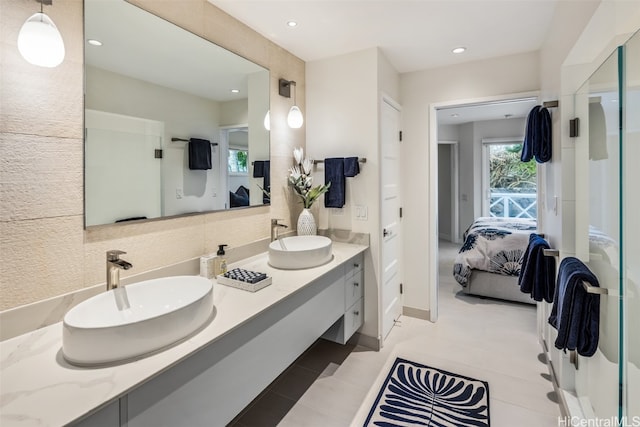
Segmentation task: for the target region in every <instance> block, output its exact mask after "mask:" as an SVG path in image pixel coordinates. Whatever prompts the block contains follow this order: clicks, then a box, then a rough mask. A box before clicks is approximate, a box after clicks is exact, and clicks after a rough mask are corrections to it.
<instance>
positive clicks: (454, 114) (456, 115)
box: [451, 113, 460, 117]
mask: <svg viewBox="0 0 640 427" xmlns="http://www.w3.org/2000/svg"><path fill="white" fill-rule="evenodd" d="M451 117H460V114H458V113H453V114H452V115H451Z"/></svg>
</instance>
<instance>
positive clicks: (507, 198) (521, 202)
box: [489, 191, 537, 219]
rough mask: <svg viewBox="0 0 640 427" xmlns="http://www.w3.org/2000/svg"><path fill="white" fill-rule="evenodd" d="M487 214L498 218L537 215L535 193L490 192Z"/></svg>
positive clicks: (531, 216)
mask: <svg viewBox="0 0 640 427" xmlns="http://www.w3.org/2000/svg"><path fill="white" fill-rule="evenodd" d="M489 214H490V215H491V216H492V217H500V218H532V219H535V218H536V216H537V200H536V193H504V192H501V193H497V192H496V193H494V192H493V191H492V192H491V202H490V204H489Z"/></svg>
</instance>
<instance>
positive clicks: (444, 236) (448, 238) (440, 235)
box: [438, 233, 452, 242]
mask: <svg viewBox="0 0 640 427" xmlns="http://www.w3.org/2000/svg"><path fill="white" fill-rule="evenodd" d="M438 238H439V239H440V240H446V241H448V242H451V241H452V239H451V234H449V233H438Z"/></svg>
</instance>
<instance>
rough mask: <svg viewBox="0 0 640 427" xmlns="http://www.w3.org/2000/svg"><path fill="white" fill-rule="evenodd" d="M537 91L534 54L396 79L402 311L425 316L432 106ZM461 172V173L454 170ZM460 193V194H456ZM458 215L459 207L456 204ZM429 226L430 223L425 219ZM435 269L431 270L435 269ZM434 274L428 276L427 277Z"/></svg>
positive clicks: (463, 65)
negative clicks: (406, 309) (401, 143)
mask: <svg viewBox="0 0 640 427" xmlns="http://www.w3.org/2000/svg"><path fill="white" fill-rule="evenodd" d="M539 87H540V83H539V61H538V54H537V52H530V53H523V54H519V55H511V56H506V57H500V58H493V59H488V60H483V61H475V62H470V63H466V64H460V65H454V66H449V67H442V68H436V69H431V70H425V71H418V72H413V73H406V74H403V75H401V79H400V97H401V99H402V104H403V122H404V136H405V141H404V148H403V165H404V167H403V170H404V171H405V172H404V173H405V175H404V176H403V182H404V183H405V188H404V190H405V192H406V194H408V195H411V196H410V197H406V198H405V218H404V227H405V233H404V234H405V244H404V252H403V253H404V262H405V266H406V268H405V282H404V283H405V298H404V301H405V306H409V307H413V308H417V309H420V310H428V309H429V304H430V295H429V294H430V289H429V287H428V284H427V283H428V282H427V280H426V279H425V275H424V265H425V262H426V260H429V259H430V257H433V256H434V254H432V253H431V250H432V249H433V248H432V247H430V239H432V237H433V236H429V231H428V224H429V223H428V221H429V220H430V219H428V218H427V214H428V212H429V185H430V183H429V179H430V173H429V167H428V165H429V161H430V158H429V156H430V152H429V144H432V143H436V141H430V138H429V111H430V106H432V104H434V103H445V102H451V101H461V102H460V103H465V102H467V101H470V100H473V99H479V98H486V97H494V96H497V95H502V94H511V93H522V92H529V91H535V90H537V89H538V88H539ZM460 168H461V170H462V169H464V168H465V165H464V164H462V163H461V164H460ZM462 192H463V190H462V188H461V193H462ZM461 209H465V206H464V205H463V204H461ZM431 220H433V219H431ZM436 265H437V264H436ZM432 273H434V272H429V274H432Z"/></svg>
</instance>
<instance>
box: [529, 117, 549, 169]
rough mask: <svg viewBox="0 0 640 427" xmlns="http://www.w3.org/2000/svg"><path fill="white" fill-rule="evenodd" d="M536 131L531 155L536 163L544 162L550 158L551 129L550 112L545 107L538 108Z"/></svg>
mask: <svg viewBox="0 0 640 427" xmlns="http://www.w3.org/2000/svg"><path fill="white" fill-rule="evenodd" d="M537 115H538V118H537V120H536V122H537V127H536V129H537V131H536V135H535V138H534V144H533V155H534V157H535V158H536V162H538V163H546V162H548V161H549V160H551V151H552V148H553V144H552V140H551V137H552V129H551V114H550V113H549V110H547V109H546V108H544V107H543V108H540V109H539V110H538V114H537Z"/></svg>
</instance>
